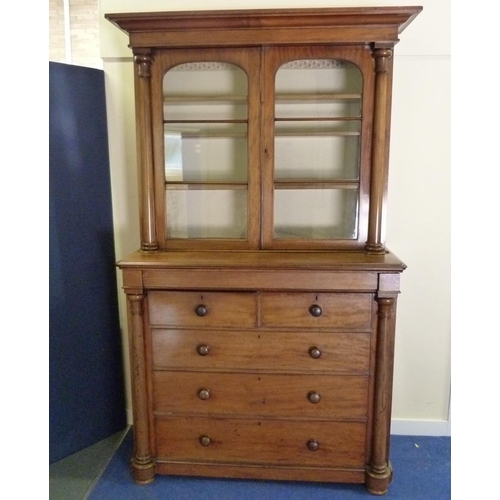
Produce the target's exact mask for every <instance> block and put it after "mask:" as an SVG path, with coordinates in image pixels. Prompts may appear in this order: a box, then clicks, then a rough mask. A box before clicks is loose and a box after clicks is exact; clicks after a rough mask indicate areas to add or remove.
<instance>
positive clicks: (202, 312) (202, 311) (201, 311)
mask: <svg viewBox="0 0 500 500" xmlns="http://www.w3.org/2000/svg"><path fill="white" fill-rule="evenodd" d="M194 312H195V313H196V314H197V315H198V316H206V315H207V313H208V309H207V306H205V305H203V304H199V305H197V306H196V308H195V310H194Z"/></svg>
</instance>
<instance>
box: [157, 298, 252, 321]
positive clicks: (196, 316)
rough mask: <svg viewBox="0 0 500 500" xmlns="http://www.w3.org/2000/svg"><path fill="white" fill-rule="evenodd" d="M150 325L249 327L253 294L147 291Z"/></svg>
mask: <svg viewBox="0 0 500 500" xmlns="http://www.w3.org/2000/svg"><path fill="white" fill-rule="evenodd" d="M148 303H149V321H150V323H151V324H152V325H172V326H187V327H189V326H193V327H253V326H255V325H256V322H257V300H256V296H255V294H254V293H249V292H248V293H232V292H164V291H161V292H160V291H159V292H150V293H149V298H148Z"/></svg>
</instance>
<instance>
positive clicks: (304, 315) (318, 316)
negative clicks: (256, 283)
mask: <svg viewBox="0 0 500 500" xmlns="http://www.w3.org/2000/svg"><path fill="white" fill-rule="evenodd" d="M261 308H262V312H261V321H262V326H268V327H298V328H339V329H340V328H342V329H359V330H368V329H370V327H371V314H372V295H371V294H367V293H267V292H266V293H263V294H262V295H261Z"/></svg>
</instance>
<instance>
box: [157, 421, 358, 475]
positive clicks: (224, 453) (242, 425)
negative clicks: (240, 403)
mask: <svg viewBox="0 0 500 500" xmlns="http://www.w3.org/2000/svg"><path fill="white" fill-rule="evenodd" d="M365 438H366V426H365V424H364V423H359V422H293V421H283V420H258V419H208V418H199V417H197V418H192V417H185V418H184V417H169V418H163V417H162V418H159V417H157V419H156V443H157V457H158V460H159V461H164V460H168V461H191V462H213V463H224V462H226V463H246V464H269V465H272V464H279V465H281V466H286V465H300V466H322V467H326V468H336V467H342V468H362V467H364V465H365Z"/></svg>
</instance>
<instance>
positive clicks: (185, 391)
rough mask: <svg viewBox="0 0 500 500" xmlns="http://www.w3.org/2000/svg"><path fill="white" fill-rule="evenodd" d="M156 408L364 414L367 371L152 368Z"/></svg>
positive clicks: (337, 415) (306, 415) (307, 415)
mask: <svg viewBox="0 0 500 500" xmlns="http://www.w3.org/2000/svg"><path fill="white" fill-rule="evenodd" d="M153 386H154V409H155V411H157V412H159V413H177V414H179V413H191V414H193V413H197V414H206V415H208V414H210V415H249V416H250V415H262V416H273V415H276V416H280V417H303V418H312V417H318V418H325V417H328V418H338V419H341V418H342V419H343V418H352V419H360V420H363V419H366V418H367V413H368V412H367V400H368V377H357V376H347V375H346V376H328V375H289V374H272V375H268V374H260V375H259V374H248V373H204V372H180V371H179V372H174V371H173V372H169V371H155V372H154V373H153Z"/></svg>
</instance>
